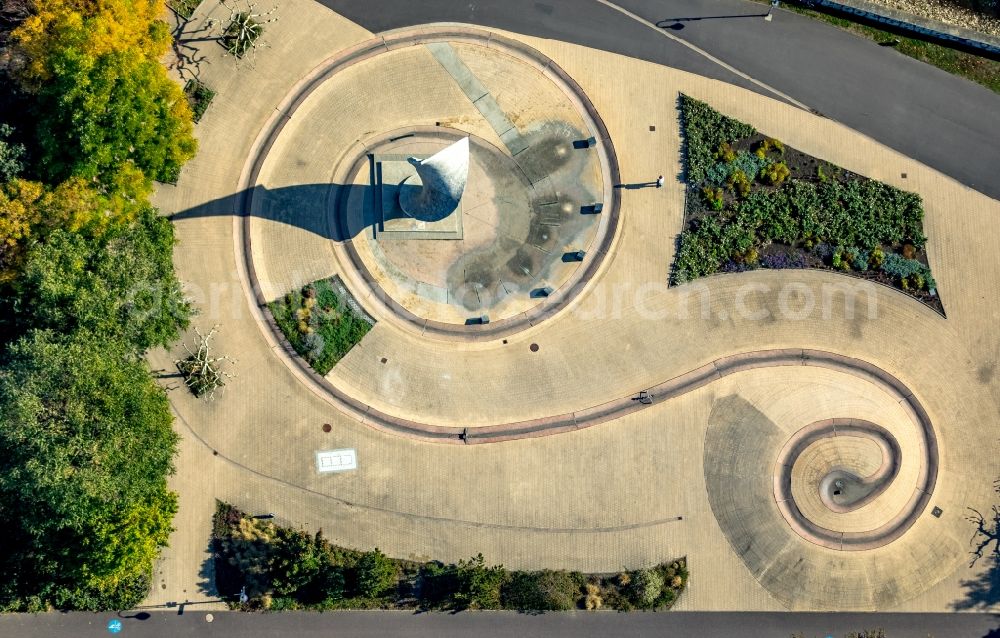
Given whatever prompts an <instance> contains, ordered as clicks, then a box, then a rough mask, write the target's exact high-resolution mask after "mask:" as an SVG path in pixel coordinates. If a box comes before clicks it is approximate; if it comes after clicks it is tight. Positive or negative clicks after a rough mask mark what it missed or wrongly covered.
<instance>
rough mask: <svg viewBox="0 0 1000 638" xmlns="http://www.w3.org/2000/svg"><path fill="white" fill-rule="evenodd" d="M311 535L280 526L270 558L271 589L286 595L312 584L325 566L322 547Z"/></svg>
mask: <svg viewBox="0 0 1000 638" xmlns="http://www.w3.org/2000/svg"><path fill="white" fill-rule="evenodd" d="M317 540H318V539H313V538H312V537H311V536H310V535H309V534H306V533H305V532H300V531H298V530H294V529H291V528H287V527H279V528H278V532H277V534H276V535H275V540H274V550H273V551H274V553H273V554H272V556H271V586H272V587H273V588H274V591H275V592H276V593H278V594H281V595H283V596H287V595H289V594H294V593H296V592H298V591H299V590H300V589H303V588H305V587H307V586H308V585H310V584H311V583H312V582H313V581H314V580H315V579H316V578H317V577H318V576H319V574H320V570H321V568H322V567H323V564H324V558H325V557H324V555H323V551H322V548H321V547H320V546H319V545H318V543H317Z"/></svg>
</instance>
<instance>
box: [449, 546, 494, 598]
mask: <svg viewBox="0 0 1000 638" xmlns="http://www.w3.org/2000/svg"><path fill="white" fill-rule="evenodd" d="M455 580H456V585H457V589H456V591H455V595H454V597H455V602H456V603H458V605H459V607H460V608H471V609H500V587H501V586H502V585H503V583H504V582H505V581H506V580H507V570H505V569H504V568H503V565H495V566H493V567H487V566H486V563H485V562H484V560H483V555H482V554H478V555H476V556H475V557H473V558H472V559H470V560H468V561H459V562H458V568H457V569H456V570H455Z"/></svg>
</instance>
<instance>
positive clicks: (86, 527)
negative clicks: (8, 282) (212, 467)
mask: <svg viewBox="0 0 1000 638" xmlns="http://www.w3.org/2000/svg"><path fill="white" fill-rule="evenodd" d="M4 363H5V366H4V370H3V372H0V508H2V510H3V511H5V512H8V513H10V514H11V515H8V516H7V517H6V519H7V523H8V526H11V527H13V528H14V530H12V536H13V537H14V538H15V539H17V541H18V542H13V543H11V544H10V545H9V547H10V549H11V551H9V554H5V555H4V556H3V562H4V563H5V564H4V565H3V569H2V571H3V573H5V574H9V575H10V579H8V580H9V581H12V582H7V583H5V588H6V591H5V592H3V598H2V599H0V607H3V608H8V609H10V608H14V609H18V608H24V607H25V606H27V605H26V602H25V601H26V600H30V599H31V598H32V597H39V598H40V599H48V600H53V599H55V600H58V599H64V600H69V599H79V600H81V601H83V602H84V604H83V606H87V604H86V601H87V600H89V599H95V600H98V601H104V602H108V601H109V600H110V601H115V602H118V603H119V604H122V606H123V607H126V606H128V605H129V604H135V602H136V601H135V600H134V592H132V597H131V598H130V597H129V596H130V595H129V592H130V591H131V590H132V588H134V584H135V581H136V579H137V578H140V577H144V576H148V574H149V572H150V570H151V568H152V563H153V560H155V558H156V554H157V551H158V549H159V547H161V546H163V545H165V544H166V541H167V538H168V536H169V533H170V519H171V517H172V515H173V512H174V511H175V509H176V502H175V496H174V495H173V494H172V493H170V492H169V491H168V490H167V486H166V476H167V474H168V473H170V472H171V471H172V458H173V455H174V452H175V448H176V441H177V435H176V434H175V433H174V432H173V430H172V428H171V415H170V411H169V407H168V404H167V399H166V395H165V393H164V391H163V390H162V389H161V388H160V387H159V386H157V385H156V384H155V383H154V382H153V380H152V379H151V378H150V376H149V372H148V369H147V368H146V366H145V364H144V363H142V362H141V361H140V360H138V359H136V358H135V357H134V355H133V354H132V353H131V352H130V351H129V350H128V349H127V348H126V347H125V346H124V345H123V344H122V343H121V342H119V341H115V340H104V339H101V338H100V337H99V336H97V335H94V334H92V333H88V332H83V331H78V332H75V333H73V334H71V335H68V336H66V335H58V334H56V333H54V332H52V331H33V332H31V333H29V334H27V335H25V336H24V337H22V338H21V339H19V340H18V341H17V342H16V343H14V344H12V345H11V346H10V347H9V349H8V352H7V357H6V361H5V362H4ZM123 589H124V591H123ZM143 593H144V592H143ZM115 606H118V605H115Z"/></svg>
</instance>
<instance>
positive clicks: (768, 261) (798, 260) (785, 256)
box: [760, 253, 806, 270]
mask: <svg viewBox="0 0 1000 638" xmlns="http://www.w3.org/2000/svg"><path fill="white" fill-rule="evenodd" d="M760 265H761V266H762V267H764V268H772V269H775V270H780V269H783V268H805V266H806V259H805V257H803V256H802V254H801V253H778V254H776V255H764V256H763V257H761V258H760Z"/></svg>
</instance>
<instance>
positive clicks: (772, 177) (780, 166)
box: [762, 162, 791, 186]
mask: <svg viewBox="0 0 1000 638" xmlns="http://www.w3.org/2000/svg"><path fill="white" fill-rule="evenodd" d="M762 174H763V176H764V179H766V180H767V181H768V183H770V184H771V185H772V186H780V185H781V183H782V182H784V181H785V179H786V178H787V177H788V176H789V175H790V174H791V172H790V171H789V170H788V166H786V165H785V163H784V162H774V163H773V164H770V165H768V166H767V167H765V168H764V171H763V173H762Z"/></svg>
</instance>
